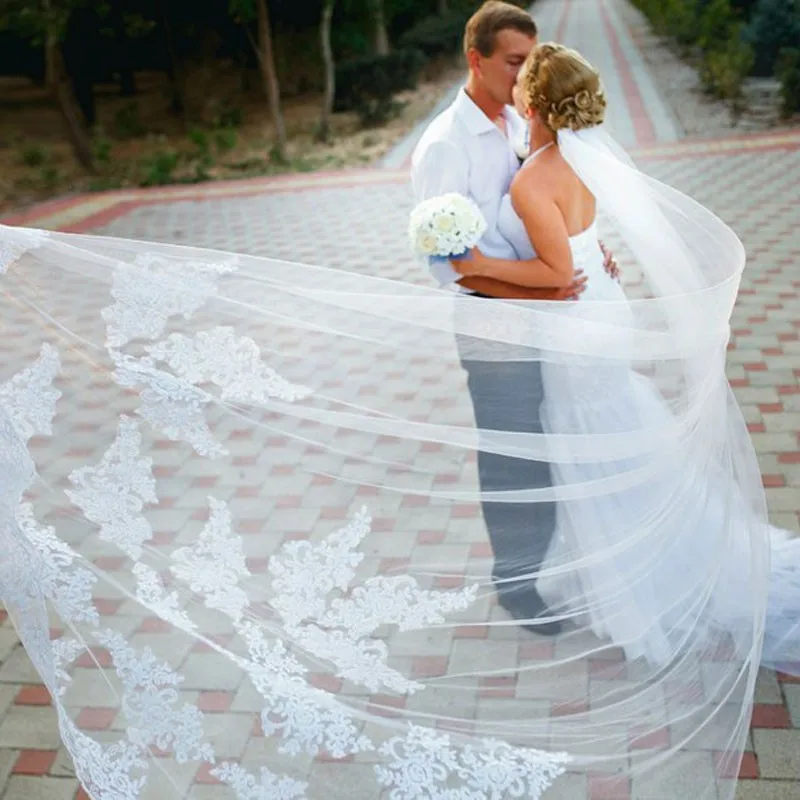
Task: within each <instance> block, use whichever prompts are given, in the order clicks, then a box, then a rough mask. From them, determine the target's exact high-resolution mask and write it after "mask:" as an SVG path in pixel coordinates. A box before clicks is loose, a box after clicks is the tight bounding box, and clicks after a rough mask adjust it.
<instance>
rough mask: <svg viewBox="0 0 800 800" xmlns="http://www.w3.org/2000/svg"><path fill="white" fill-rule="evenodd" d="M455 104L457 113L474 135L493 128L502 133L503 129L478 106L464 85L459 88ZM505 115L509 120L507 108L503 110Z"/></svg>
mask: <svg viewBox="0 0 800 800" xmlns="http://www.w3.org/2000/svg"><path fill="white" fill-rule="evenodd" d="M454 105H455V111H456V114H457V115H458V116H459V117H460V118H461V119H462V120H463V121H464V123H465V124H466V126H467V128H468V129H469V132H470V133H471V134H473V135H474V136H480V135H481V134H483V133H487V132H488V131H492V130H496V131H497V132H498V133H501V134H502V131H501V130H500V129H499V128H498V127H497V125H495V124H494V122H492V120H490V119H489V117H487V116H486V114H484V113H483V111H481V110H480V108H478V106H477V105H476V104H475V102H474V100H473V99H472V98H471V97H470V96H469V95H468V94H467V92H466V89H464V88H463V87H462V88H461V89H460V90H459V92H458V95H457V96H456V99H455V103H454ZM503 115H504V116H505V117H506V119H507V120H508V109H507V108H506V109H504V110H503Z"/></svg>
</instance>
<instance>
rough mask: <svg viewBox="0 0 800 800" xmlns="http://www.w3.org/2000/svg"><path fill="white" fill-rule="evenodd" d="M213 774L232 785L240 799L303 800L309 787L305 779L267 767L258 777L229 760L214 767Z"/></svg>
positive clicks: (263, 768) (262, 769) (262, 768)
mask: <svg viewBox="0 0 800 800" xmlns="http://www.w3.org/2000/svg"><path fill="white" fill-rule="evenodd" d="M211 774H212V775H213V776H214V777H215V778H217V779H218V780H220V781H222V783H225V784H227V785H228V786H230V787H231V789H233V790H234V791H235V792H236V797H237V798H238V799H239V800H302V798H304V797H305V796H306V789H307V788H308V784H307V783H306V782H305V781H298V780H295V779H294V778H289V777H287V776H280V775H276V774H275V773H274V772H270V771H269V770H268V769H266V768H265V767H261V773H260V774H259V776H258V777H256V776H255V775H253V774H252V773H250V772H248V771H247V770H245V769H243V768H242V767H240V766H239V765H238V764H233V763H231V762H229V761H226V762H224V763H222V764H220V765H219V766H218V767H215V768H214V769H212V770H211Z"/></svg>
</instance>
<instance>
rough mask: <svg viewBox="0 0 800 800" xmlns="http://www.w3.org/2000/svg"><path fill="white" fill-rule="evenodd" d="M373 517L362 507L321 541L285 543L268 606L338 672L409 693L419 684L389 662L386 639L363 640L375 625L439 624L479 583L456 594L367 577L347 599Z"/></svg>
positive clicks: (471, 597)
mask: <svg viewBox="0 0 800 800" xmlns="http://www.w3.org/2000/svg"><path fill="white" fill-rule="evenodd" d="M370 525H371V519H370V517H369V516H368V515H367V512H366V510H365V509H362V510H361V511H360V512H359V513H358V514H357V515H356V516H355V517H354V518H353V520H352V521H351V522H350V524H349V525H347V526H346V527H345V528H343V529H341V530H339V531H336V532H334V533H333V534H331V535H330V536H328V537H327V538H326V539H325V540H323V541H322V542H320V543H319V544H312V543H311V542H303V541H296V542H287V543H286V544H285V545H284V546H283V547H282V548H281V550H280V551H279V553H278V554H277V555H276V556H274V557H273V558H272V559H270V563H269V570H270V573H271V574H272V575H273V578H274V579H273V584H272V585H273V588H274V590H275V592H276V597H275V598H274V599H273V600H272V605H273V606H274V608H275V609H276V610H277V611H278V613H279V614H280V615H281V617H282V618H283V620H284V623H285V624H286V629H287V631H288V632H289V633H290V634H291V635H292V636H293V637H295V638H296V639H297V640H298V641H299V642H300V644H302V646H303V647H304V648H306V649H307V650H308V651H309V652H310V653H312V654H313V655H315V656H318V657H320V658H326V659H329V660H330V661H332V662H333V663H334V664H335V665H336V667H337V671H338V674H339V675H341V676H342V677H344V678H347V679H348V680H350V681H353V682H354V683H358V684H360V685H362V686H365V687H366V688H368V689H369V690H370V691H373V692H375V691H378V690H379V689H380V688H381V687H382V686H383V687H385V688H388V689H391V690H394V691H396V692H400V693H407V692H411V691H415V690H417V689H420V688H422V687H423V684H421V683H419V682H417V681H412V680H409V679H408V678H406V677H404V676H403V675H402V674H401V673H399V672H398V671H397V670H394V669H392V668H391V667H389V666H388V664H387V663H386V662H387V659H388V648H387V646H386V643H385V642H382V641H380V640H377V639H365V637H367V636H368V635H369V634H371V633H372V632H373V631H375V630H376V629H377V628H379V627H380V626H381V625H387V624H388V625H397V626H398V627H399V628H400V630H402V631H409V630H414V629H416V628H420V627H422V626H424V625H428V624H432V623H440V622H443V621H444V619H445V617H444V614H446V613H450V612H453V611H463V610H464V609H466V608H468V607H469V606H470V605H471V604H472V603H473V602H474V601H475V599H476V596H477V586H470V587H467V588H465V589H462V590H460V591H458V592H432V591H428V590H424V589H421V588H420V587H419V585H418V584H417V582H416V581H415V580H414V579H413V578H411V577H409V576H398V577H396V578H386V577H377V578H370V579H368V580H367V581H365V582H364V584H363V586H358V587H356V588H355V589H353V590H352V591H351V592H350V594H349V595H348V596H347V597H345V598H334V599H333V600H332V601H330V604H329V599H328V595H329V594H330V592H331V591H333V590H339V591H341V592H345V591H347V590H349V589H350V583H351V582H352V580H353V578H354V577H355V568H356V567H357V566H358V565H359V564H360V563H361V561H362V560H363V558H364V555H363V553H357V552H355V548H356V547H358V545H359V544H360V543H361V541H362V540H363V539H364V538H365V537H366V536H367V535H368V534H369V532H370Z"/></svg>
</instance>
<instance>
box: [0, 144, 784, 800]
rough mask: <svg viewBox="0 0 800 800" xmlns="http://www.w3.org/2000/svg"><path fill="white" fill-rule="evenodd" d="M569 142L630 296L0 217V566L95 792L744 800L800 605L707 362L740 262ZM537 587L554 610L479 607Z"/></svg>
mask: <svg viewBox="0 0 800 800" xmlns="http://www.w3.org/2000/svg"><path fill="white" fill-rule="evenodd" d="M561 147H562V152H564V153H565V155H566V156H567V157H568V159H569V160H570V162H571V163H572V164H573V166H574V167H575V169H576V171H578V173H579V174H580V175H581V177H582V178H583V180H584V181H585V182H586V183H587V185H588V186H589V187H590V188H591V189H592V190H593V191H594V192H595V193H596V195H597V197H598V200H599V202H600V205H601V208H602V211H603V214H604V228H603V236H604V238H605V239H606V240H607V242H608V243H609V245H611V246H612V247H613V248H614V250H615V253H616V255H617V257H618V259H619V261H620V263H621V266H622V269H623V273H624V275H625V279H626V282H627V283H626V286H627V287H629V289H628V295H629V296H628V299H627V300H625V301H624V302H623V301H620V302H617V303H613V302H612V303H603V302H586V303H584V302H578V303H572V304H559V303H521V302H519V303H517V302H514V303H512V302H508V303H502V302H492V301H486V300H483V299H480V298H469V297H461V296H458V297H457V296H454V295H452V294H449V293H447V292H443V291H438V290H433V289H428V288H424V287H416V286H409V285H402V284H398V283H395V282H392V281H386V280H382V279H380V278H378V277H364V276H356V275H352V274H348V273H347V272H344V271H341V272H339V271H335V270H328V269H323V268H319V267H315V266H311V265H303V264H295V263H287V262H281V261H275V260H271V259H267V258H257V257H251V256H247V255H244V254H238V255H237V254H232V253H221V252H216V251H209V250H203V249H197V248H191V247H178V246H169V245H163V244H155V243H149V242H148V243H146V242H134V241H127V240H120V239H111V238H100V237H93V236H84V235H66V234H57V233H45V232H41V231H33V230H25V229H14V228H8V227H2V228H0V242H2V246H0V287H1V288H2V293H0V313H1V314H2V317H1V318H2V321H3V322H2V325H3V331H4V335H3V342H4V344H3V345H2V347H3V359H2V374H0V380H2V386H0V441H1V442H2V447H0V469H2V475H3V480H2V484H0V534H1V535H2V548H3V553H4V557H3V560H2V568H1V571H0V592H2V599H3V602H4V603H5V605H6V607H7V609H8V611H9V613H10V615H11V617H12V619H13V621H14V624H15V625H16V627H17V630H18V632H19V635H20V637H21V640H22V642H23V644H24V645H25V647H26V649H27V651H28V654H29V655H30V657H31V659H32V661H33V663H34V665H35V667H36V669H37V670H38V672H39V673H40V675H41V677H42V680H43V681H44V682H45V684H46V685H47V687H48V688H49V690H50V692H51V694H52V696H53V698H54V704H55V706H56V708H57V711H58V717H59V724H60V729H61V734H62V737H63V739H64V741H65V743H66V745H67V747H68V749H69V751H70V753H71V755H72V757H73V760H74V763H75V767H76V772H77V775H78V777H79V778H80V780H81V782H82V783H83V785H84V787H85V788H86V790H87V792H88V793H89V795H90V796H91V797H93V798H102V799H103V800H106V798H115V799H116V798H125V799H126V800H127V798H138V797H148V798H151V797H152V798H168V797H175V798H178V797H187V798H188V797H191V798H202V797H207V796H214V797H226V796H229V797H232V798H240V799H243V798H247V800H253V798H301V797H308V798H326V800H327V799H328V798H353V799H354V800H358V799H359V798H364V799H365V800H366V799H367V798H378V797H389V798H392V800H398V799H403V800H405V799H407V800H416V799H417V798H423V797H424V798H437V799H441V800H445V799H447V800H455V798H458V799H459V800H467V799H469V800H479V798H521V797H525V798H539V797H545V798H569V799H570V800H573V799H579V798H596V797H604V796H608V797H616V796H619V797H626V796H630V797H636V798H651V797H652V798H674V797H688V796H692V797H696V798H703V799H705V798H708V799H709V800H710V798H723V799H724V800H730V799H731V798H733V795H734V791H735V776H736V774H737V768H738V763H739V760H740V757H741V753H742V751H743V749H744V747H745V743H746V736H747V729H748V721H749V713H750V706H751V703H752V698H753V691H754V684H755V678H756V674H757V670H758V668H759V665H760V664H761V663H762V646H764V644H765V642H766V644H767V647H768V648H769V658H770V659H771V661H773V662H776V661H781V662H789V661H792V660H795V659H794V656H793V652H796V648H797V636H796V635H795V634H796V629H795V628H796V625H797V619H798V618H797V615H796V614H795V613H794V609H796V608H797V607H798V606H793V605H792V603H793V602H794V598H795V596H796V594H797V593H798V578H797V573H796V571H795V570H794V568H793V567H792V566H791V562H792V561H793V560H795V558H794V553H795V548H794V545H793V543H792V541H791V540H789V539H786V540H785V541H783V539H785V537H783V536H782V535H781V534H780V532H774V533H773V532H771V530H770V528H769V527H768V525H767V522H766V519H767V516H766V508H765V503H764V495H763V491H762V489H761V483H760V478H759V472H758V468H757V463H756V461H755V457H754V453H753V450H752V446H751V444H750V441H749V438H748V436H747V431H746V428H745V426H744V424H743V421H742V418H741V415H740V413H739V410H738V408H737V406H736V404H735V402H734V399H733V397H732V394H731V392H730V389H729V387H728V385H727V382H726V380H725V373H724V356H725V345H726V343H727V338H728V319H729V315H730V311H731V308H732V305H733V302H734V300H735V296H736V291H737V288H738V281H739V277H740V274H741V271H742V269H743V268H744V252H743V249H742V247H741V244H740V243H739V241H738V239H736V237H735V235H734V234H733V233H732V232H731V231H730V230H729V229H728V228H727V227H726V226H725V225H724V224H723V223H722V222H720V221H719V220H718V219H716V218H715V217H713V215H711V214H710V213H709V212H707V211H705V210H704V209H702V208H700V207H698V206H697V205H696V204H694V203H693V202H692V201H691V200H689V199H688V198H686V197H684V196H682V195H680V194H678V193H677V192H674V191H673V190H671V189H668V188H667V187H664V186H661V185H659V184H657V183H656V182H654V181H651V180H650V179H648V178H646V177H645V176H643V175H641V174H640V173H639V172H637V171H636V170H635V169H634V168H633V166H632V165H631V164H630V163H629V162H628V161H627V160H624V159H620V158H618V157H617V156H616V155H615V154H614V152H613V149H612V145H610V144H609V143H608V142H607V141H604V138H603V136H602V134H600V133H599V132H595V133H594V134H592V135H586V136H581V135H575V136H572V137H567V138H566V139H565V140H563V141H562V142H561ZM343 235H344V232H343ZM529 375H534V376H537V375H538V376H539V377H541V379H542V383H543V385H544V386H545V387H546V388H547V392H546V396H541V394H537V392H536V391H534V390H533V389H532V388H531V387H532V386H534V384H535V382H536V381H535V380H528V377H526V376H529ZM536 380H538V378H536ZM470 382H471V383H470ZM476 382H478V383H480V384H481V391H483V392H484V395H483V396H482V400H481V405H480V409H479V411H476V408H477V406H475V405H474V404H473V402H472V400H471V396H470V393H469V391H473V397H474V396H475V392H476V391H477V390H476ZM468 390H469V391H468ZM511 399H514V400H515V401H519V402H515V403H513V404H512V403H511ZM529 406H530V414H527V413H526V409H527V408H528V407H529ZM493 409H494V412H493ZM479 417H480V418H481V419H483V422H481V421H480V419H478V418H479ZM534 420H538V421H539V422H538V424H533V422H532V421H534ZM529 423H530V424H529ZM495 471H496V474H495ZM548 471H549V472H550V474H551V478H550V480H549V481H548V480H542V479H541V478H542V475H543V474H544V473H546V472H548ZM479 478H480V480H479ZM548 509H549V511H547V510H548ZM545 512H547V513H551V514H554V515H555V518H556V524H555V530H554V535H553V537H552V541H551V542H549V544H548V547H547V553H546V557H545V558H544V559H540V560H538V561H536V562H535V563H534V562H533V561H527V560H526V559H527V558H528V556H526V553H529V552H531V551H530V548H529V544H530V540H531V539H532V538H534V537H536V536H537V535H538V534H537V523H538V521H540V520H543V519H544V518H545V517H546V516H547V514H546V513H545ZM499 519H502V520H504V521H505V522H503V523H502V524H503V525H505V526H506V529H505V530H503V531H501V533H502V536H501V537H500V538H499V539H498V538H497V537H498V536H500V534H498V533H497V531H498V525H500V523H497V522H496V520H499ZM487 521H489V522H490V523H491V524H490V525H489V527H492V526H494V527H493V530H494V532H495V534H494V535H495V538H494V539H493V540H492V541H493V542H495V544H496V545H497V542H498V541H499V542H500V545H502V543H503V541H505V542H513V547H510V548H508V547H507V548H505V550H504V552H503V553H502V554H500V553H498V552H496V553H495V555H497V558H496V559H493V557H492V555H493V554H492V548H491V547H490V544H489V539H488V538H487ZM773 536H774V537H775V538H776V539H777V538H781V540H782V541H781V543H780V544H778V543H776V545H775V549H774V550H773V548H771V543H770V540H771V537H773ZM502 537H505V539H503V538H502ZM497 549H498V548H497V547H495V550H496V551H497ZM531 558H533V557H531ZM536 558H537V559H538V558H539V557H538V556H537V557H536ZM493 578H494V580H493ZM532 580H535V581H536V585H537V586H538V587H539V588H540V590H541V592H542V594H543V595H544V596H545V597H546V598H547V599H548V601H549V603H550V614H551V617H550V618H551V619H558V620H562V621H563V622H564V628H563V631H562V632H561V633H560V634H558V635H556V636H542V635H538V634H536V633H534V632H532V631H530V630H527V629H526V628H524V627H522V626H521V625H520V622H521V621H520V620H518V619H512V618H511V617H510V616H509V614H508V613H507V611H506V610H505V609H504V608H503V607H502V606H501V605H499V604H498V602H497V593H496V590H497V588H500V589H502V588H503V587H504V586H512V587H513V586H515V585H516V586H519V587H522V588H525V587H527V586H529V585H530V582H531V581H532ZM495 581H496V582H497V584H498V585H497V586H495ZM799 605H800V604H799ZM768 609H769V610H768ZM523 621H524V620H523ZM538 621H541V620H538ZM765 627H766V631H767V632H766V637H765ZM793 648H794V651H793ZM796 660H798V661H800V659H796ZM783 666H784V668H786V669H790V668H791V667H790V666H789V665H787V664H783ZM99 720H102V724H100V723H99ZM98 728H102V730H98Z"/></svg>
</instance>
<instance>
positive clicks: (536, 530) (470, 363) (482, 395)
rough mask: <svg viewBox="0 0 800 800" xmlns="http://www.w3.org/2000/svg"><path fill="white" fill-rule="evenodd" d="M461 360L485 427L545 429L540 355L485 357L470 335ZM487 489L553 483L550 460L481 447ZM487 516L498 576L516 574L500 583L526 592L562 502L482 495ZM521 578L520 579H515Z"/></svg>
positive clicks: (482, 475) (461, 346)
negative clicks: (498, 499)
mask: <svg viewBox="0 0 800 800" xmlns="http://www.w3.org/2000/svg"><path fill="white" fill-rule="evenodd" d="M458 346H459V352H460V355H461V365H462V367H463V368H464V370H465V371H466V373H467V386H468V388H469V393H470V396H471V397H472V405H473V409H474V413H475V422H476V425H477V427H478V428H479V429H486V430H492V429H494V430H502V431H515V432H524V433H541V432H542V424H541V420H540V416H539V407H540V405H541V403H542V399H543V387H542V373H541V365H540V363H539V362H538V361H484V360H480V359H476V358H475V357H474V353H475V349H474V347H472V346H471V344H470V343H469V341H468V339H467V338H466V337H458ZM478 476H479V480H480V485H481V490H482V491H484V492H487V491H493V492H496V491H508V490H513V489H534V488H541V487H546V486H551V485H552V479H551V475H550V465H549V464H548V463H547V462H544V461H531V460H528V459H520V458H514V457H511V456H504V455H498V454H495V453H484V452H482V451H480V452H479V453H478ZM481 505H482V510H483V518H484V521H485V522H486V527H487V529H488V532H489V539H490V541H491V544H492V550H493V551H494V558H495V562H494V569H493V577H494V579H495V580H503V579H505V580H508V579H512V580H510V581H509V582H508V583H506V584H502V585H501V586H499V587H498V589H499V590H500V591H501V592H503V591H513V592H514V594H516V593H517V592H524V591H525V590H526V589H527V590H529V589H530V588H531V587H532V584H531V583H529V582H528V581H527V580H521V578H522V576H531V577H533V578H535V575H536V573H537V572H538V570H539V568H540V567H541V564H542V561H543V560H544V557H545V555H546V553H547V549H548V547H549V545H550V542H551V540H552V538H553V533H554V531H555V524H556V508H555V503H552V502H535V503H534V502H525V503H498V502H492V501H482V503H481ZM514 578H519V579H520V580H516V581H515V580H513V579H514Z"/></svg>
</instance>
